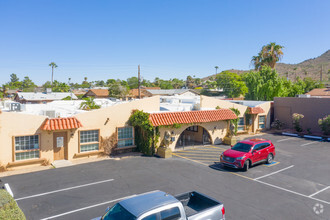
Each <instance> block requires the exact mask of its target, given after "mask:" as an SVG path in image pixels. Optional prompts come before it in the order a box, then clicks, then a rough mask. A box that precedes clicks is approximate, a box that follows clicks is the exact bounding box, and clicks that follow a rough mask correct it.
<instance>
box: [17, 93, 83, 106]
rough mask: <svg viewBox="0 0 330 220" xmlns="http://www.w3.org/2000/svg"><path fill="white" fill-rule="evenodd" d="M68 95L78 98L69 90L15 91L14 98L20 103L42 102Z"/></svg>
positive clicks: (57, 99) (60, 98)
mask: <svg viewBox="0 0 330 220" xmlns="http://www.w3.org/2000/svg"><path fill="white" fill-rule="evenodd" d="M68 96H69V97H72V99H78V98H77V96H75V95H74V94H73V93H70V92H49V93H44V92H17V93H16V95H15V98H14V100H15V101H16V102H19V103H22V104H26V103H31V104H42V103H47V102H52V101H59V100H62V99H64V98H66V97H68Z"/></svg>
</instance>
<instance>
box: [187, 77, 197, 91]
mask: <svg viewBox="0 0 330 220" xmlns="http://www.w3.org/2000/svg"><path fill="white" fill-rule="evenodd" d="M186 86H187V87H188V89H193V88H194V86H195V80H194V78H193V77H191V76H187V79H186Z"/></svg>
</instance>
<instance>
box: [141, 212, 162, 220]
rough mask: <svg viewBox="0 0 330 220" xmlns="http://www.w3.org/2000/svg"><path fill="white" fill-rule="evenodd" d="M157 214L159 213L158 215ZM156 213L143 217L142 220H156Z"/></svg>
mask: <svg viewBox="0 0 330 220" xmlns="http://www.w3.org/2000/svg"><path fill="white" fill-rule="evenodd" d="M158 214H159V213H158ZM158 214H157V213H155V214H152V215H149V216H147V217H144V218H143V219H142V220H157V219H158V218H157V215H158Z"/></svg>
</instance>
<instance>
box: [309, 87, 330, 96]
mask: <svg viewBox="0 0 330 220" xmlns="http://www.w3.org/2000/svg"><path fill="white" fill-rule="evenodd" d="M306 95H310V96H323V97H330V88H321V89H313V90H311V91H309V92H307V93H306Z"/></svg>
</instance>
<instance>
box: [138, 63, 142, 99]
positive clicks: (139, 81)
mask: <svg viewBox="0 0 330 220" xmlns="http://www.w3.org/2000/svg"><path fill="white" fill-rule="evenodd" d="M138 83H139V99H141V78H140V64H139V65H138Z"/></svg>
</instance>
